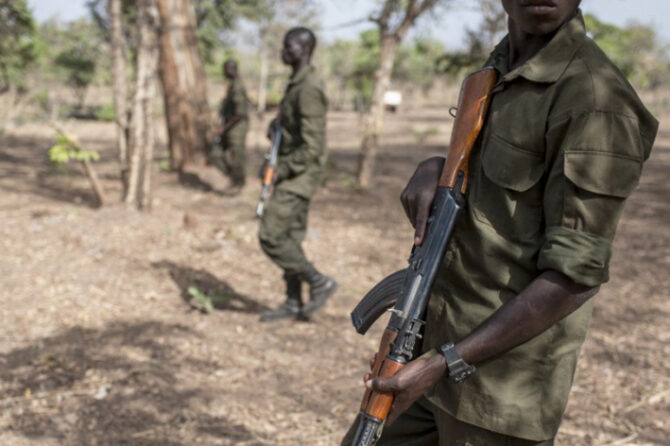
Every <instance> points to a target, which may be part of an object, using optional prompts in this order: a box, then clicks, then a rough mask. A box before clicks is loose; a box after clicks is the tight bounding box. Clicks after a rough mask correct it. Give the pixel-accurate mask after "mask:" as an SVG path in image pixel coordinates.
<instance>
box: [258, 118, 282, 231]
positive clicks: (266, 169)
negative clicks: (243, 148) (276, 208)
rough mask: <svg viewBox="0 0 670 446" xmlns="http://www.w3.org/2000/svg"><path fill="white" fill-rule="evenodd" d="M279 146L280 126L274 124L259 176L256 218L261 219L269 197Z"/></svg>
mask: <svg viewBox="0 0 670 446" xmlns="http://www.w3.org/2000/svg"><path fill="white" fill-rule="evenodd" d="M280 144H281V126H280V125H279V124H278V123H277V122H275V124H274V125H273V134H272V147H270V153H268V155H267V156H266V157H265V165H264V166H263V172H262V174H261V186H262V187H261V197H260V199H259V200H258V206H257V207H256V218H261V217H263V211H264V208H265V200H267V199H268V195H270V189H271V188H272V186H273V184H274V179H275V172H276V170H277V155H278V154H279V145H280Z"/></svg>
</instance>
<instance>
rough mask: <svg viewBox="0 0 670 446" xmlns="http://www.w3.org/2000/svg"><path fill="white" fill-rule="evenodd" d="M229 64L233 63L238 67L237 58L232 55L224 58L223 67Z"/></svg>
mask: <svg viewBox="0 0 670 446" xmlns="http://www.w3.org/2000/svg"><path fill="white" fill-rule="evenodd" d="M228 64H231V65H232V66H234V67H235V68H237V61H236V60H235V59H233V58H232V57H230V58H228V59H226V60H224V61H223V63H222V64H221V68H224V67H225V66H226V65H228Z"/></svg>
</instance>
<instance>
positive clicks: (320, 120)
mask: <svg viewBox="0 0 670 446" xmlns="http://www.w3.org/2000/svg"><path fill="white" fill-rule="evenodd" d="M315 45H316V38H315V36H314V33H312V31H310V30H309V29H307V28H302V27H299V28H293V29H291V30H290V31H288V32H287V33H286V36H285V37H284V47H283V49H282V53H281V56H282V61H283V62H284V63H285V64H286V65H290V66H291V68H292V70H293V72H292V74H291V78H290V80H289V83H288V86H287V88H286V92H285V94H284V98H283V99H282V101H281V104H280V106H279V115H278V117H277V121H278V124H279V126H280V128H281V131H282V139H281V145H280V147H279V156H278V159H277V167H276V179H275V188H274V191H273V193H272V196H271V197H270V200H269V202H268V203H267V206H266V208H265V212H264V215H263V217H262V219H261V224H260V230H259V233H258V238H259V240H260V245H261V248H263V251H264V252H265V253H266V254H267V255H268V256H269V257H270V259H272V261H274V262H275V263H276V264H277V265H278V266H279V267H281V268H282V270H283V271H284V281H285V282H286V301H285V302H284V303H283V304H281V305H280V306H279V308H277V309H275V310H272V311H268V312H266V313H264V314H263V315H262V316H261V320H266V321H267V320H276V319H283V318H307V317H309V316H311V315H312V314H314V312H316V311H317V310H319V309H320V308H322V307H323V306H324V305H325V303H326V301H327V300H328V299H329V298H330V297H331V296H332V295H333V293H334V292H335V290H336V289H337V283H336V282H335V280H333V279H332V278H330V277H328V276H326V275H323V274H321V273H320V272H319V271H317V270H316V268H314V266H313V265H312V264H311V263H310V262H309V261H308V260H307V258H306V257H305V253H304V251H303V249H302V246H301V245H302V242H303V239H304V238H305V232H306V230H307V213H308V211H309V202H310V199H311V198H312V195H314V192H316V189H317V188H318V186H319V185H320V184H321V183H322V182H323V175H324V167H325V165H326V157H327V153H326V111H327V108H328V101H327V99H326V95H325V93H324V90H323V85H322V82H321V80H320V79H319V77H318V76H317V74H316V71H315V69H314V67H313V66H312V65H311V64H310V60H311V57H312V52H313V51H314V47H315ZM273 128H274V126H273V125H271V126H270V129H271V131H272V129H273ZM302 282H306V283H307V284H308V285H309V294H310V298H309V301H308V302H306V303H304V304H303V301H302V296H301V288H302Z"/></svg>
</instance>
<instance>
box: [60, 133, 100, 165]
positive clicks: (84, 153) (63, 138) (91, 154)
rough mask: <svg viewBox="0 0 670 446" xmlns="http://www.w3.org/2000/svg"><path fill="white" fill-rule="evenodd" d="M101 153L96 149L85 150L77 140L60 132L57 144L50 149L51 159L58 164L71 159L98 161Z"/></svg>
mask: <svg viewBox="0 0 670 446" xmlns="http://www.w3.org/2000/svg"><path fill="white" fill-rule="evenodd" d="M99 159H100V155H99V154H98V152H96V151H95V150H83V149H82V148H81V147H80V146H79V144H77V142H76V141H73V140H72V139H70V138H68V137H67V135H64V134H62V133H59V134H58V136H57V137H56V144H54V145H53V146H52V147H51V148H50V149H49V161H51V162H52V163H54V164H55V165H57V166H60V165H63V164H66V163H67V162H69V161H80V162H83V161H98V160H99Z"/></svg>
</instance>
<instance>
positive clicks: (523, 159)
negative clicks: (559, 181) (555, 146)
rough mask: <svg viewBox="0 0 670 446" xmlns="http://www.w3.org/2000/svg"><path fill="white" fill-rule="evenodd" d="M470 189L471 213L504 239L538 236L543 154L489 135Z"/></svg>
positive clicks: (516, 239)
mask: <svg viewBox="0 0 670 446" xmlns="http://www.w3.org/2000/svg"><path fill="white" fill-rule="evenodd" d="M481 156H482V159H481V169H479V175H478V178H477V180H476V182H475V187H474V189H475V190H474V191H473V192H474V206H473V208H474V214H475V216H476V217H477V219H478V220H479V221H481V222H483V223H485V224H487V225H490V226H491V227H492V228H493V229H494V230H495V232H496V233H498V234H499V235H500V236H502V237H503V238H505V239H508V240H514V241H533V240H536V239H537V238H538V237H540V236H541V234H542V228H543V226H544V218H543V201H542V196H543V190H542V189H543V188H542V184H541V181H540V180H541V179H542V177H543V174H544V169H545V167H544V155H543V153H539V152H532V151H529V150H525V149H522V148H520V147H517V146H515V145H513V144H510V143H508V142H507V141H505V140H504V139H502V138H500V137H499V136H497V135H495V134H492V135H491V136H490V138H489V140H488V142H487V143H486V144H485V145H484V151H483V153H482V155H481Z"/></svg>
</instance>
